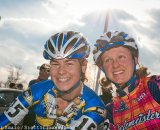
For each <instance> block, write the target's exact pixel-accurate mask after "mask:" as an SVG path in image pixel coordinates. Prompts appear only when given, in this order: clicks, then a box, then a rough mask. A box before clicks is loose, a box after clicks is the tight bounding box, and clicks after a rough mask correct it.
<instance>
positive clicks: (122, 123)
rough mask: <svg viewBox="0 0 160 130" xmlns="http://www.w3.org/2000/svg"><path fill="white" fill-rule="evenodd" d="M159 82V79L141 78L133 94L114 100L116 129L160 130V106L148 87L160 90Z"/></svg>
mask: <svg viewBox="0 0 160 130" xmlns="http://www.w3.org/2000/svg"><path fill="white" fill-rule="evenodd" d="M159 80H160V78H158V77H151V78H147V77H145V78H141V79H140V81H139V84H138V86H137V87H136V88H135V89H134V90H133V91H132V92H131V93H129V94H128V95H126V96H124V97H119V96H118V97H116V98H113V122H114V124H115V126H116V129H118V130H126V129H127V130H139V129H145V130H146V129H147V130H151V129H152V130H153V129H157V130H158V129H160V104H158V103H157V101H155V99H154V98H153V96H152V94H151V93H150V90H149V87H148V85H149V86H150V87H151V86H152V87H154V86H158V87H159V89H160V81H159ZM148 81H150V84H148V83H149V82H148ZM159 96H160V95H159Z"/></svg>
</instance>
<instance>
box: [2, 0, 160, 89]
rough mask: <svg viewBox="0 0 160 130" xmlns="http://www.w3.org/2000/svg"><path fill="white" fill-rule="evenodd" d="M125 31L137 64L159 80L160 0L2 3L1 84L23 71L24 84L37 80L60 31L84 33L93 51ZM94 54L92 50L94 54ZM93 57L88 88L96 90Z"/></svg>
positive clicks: (20, 0) (21, 0)
mask: <svg viewBox="0 0 160 130" xmlns="http://www.w3.org/2000/svg"><path fill="white" fill-rule="evenodd" d="M107 15H108V16H109V19H108V24H106V25H108V26H106V29H107V30H108V31H116V30H118V31H124V32H127V33H128V34H130V35H131V36H133V37H135V38H136V40H137V43H138V47H139V51H140V57H139V63H140V65H142V66H146V67H148V69H149V71H150V72H151V74H160V69H159V66H160V58H159V57H160V53H159V52H160V43H159V41H160V35H159V34H160V24H159V21H160V1H159V0H112V1H111V0H110V1H109V0H94V1H93V0H80V1H77V0H0V16H1V20H0V82H5V81H6V80H7V78H8V75H9V71H10V70H11V69H14V68H21V69H20V72H21V76H20V79H21V81H22V82H24V83H28V82H29V81H30V80H31V79H33V78H37V75H38V70H37V66H39V65H41V64H42V63H48V62H49V61H46V60H44V58H43V56H42V54H43V47H44V44H45V42H46V41H47V39H48V38H49V37H50V36H51V35H53V34H55V33H57V32H61V31H67V30H73V31H79V32H81V33H83V35H84V36H85V37H87V39H88V40H89V42H90V45H91V48H92V49H93V45H94V44H95V41H96V39H98V38H99V36H100V35H102V34H103V32H104V26H105V20H106V16H107ZM92 49H91V50H92ZM93 64H94V62H93V58H92V54H91V55H90V57H89V65H88V66H89V68H90V69H88V71H87V76H89V81H88V84H89V85H91V86H95V82H94V81H95V79H96V73H97V68H96V66H95V65H93Z"/></svg>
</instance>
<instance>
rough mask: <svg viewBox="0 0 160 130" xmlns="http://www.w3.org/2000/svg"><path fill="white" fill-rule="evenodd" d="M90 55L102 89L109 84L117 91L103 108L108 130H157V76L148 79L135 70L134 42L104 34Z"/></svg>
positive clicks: (123, 35)
mask: <svg viewBox="0 0 160 130" xmlns="http://www.w3.org/2000/svg"><path fill="white" fill-rule="evenodd" d="M93 54H94V60H95V63H96V64H97V65H98V66H99V67H100V69H101V70H102V71H103V72H104V73H105V78H106V79H105V81H104V80H103V81H102V83H103V85H104V86H105V84H108V83H113V84H114V85H115V86H116V88H117V89H116V92H117V95H116V96H115V97H113V98H112V101H111V103H109V104H107V105H106V108H107V118H108V119H109V121H110V124H109V127H110V129H119V130H126V129H129V130H133V129H134V130H137V129H147V130H150V129H160V118H159V116H160V96H159V95H160V76H148V75H149V74H148V73H147V68H145V67H140V68H139V69H137V68H136V66H137V64H138V47H137V45H136V42H135V40H134V38H132V37H129V35H128V34H126V33H125V32H118V31H116V32H106V33H104V34H103V35H102V36H101V37H100V38H99V39H98V40H97V41H96V44H95V50H94V51H93ZM105 124H107V123H105ZM107 125H108V124H107Z"/></svg>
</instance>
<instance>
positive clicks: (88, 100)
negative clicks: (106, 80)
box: [0, 80, 105, 130]
mask: <svg viewBox="0 0 160 130" xmlns="http://www.w3.org/2000/svg"><path fill="white" fill-rule="evenodd" d="M77 101H78V103H77ZM32 106H34V112H35V114H36V121H35V125H34V128H32V129H48V128H49V129H68V130H69V129H76V128H78V129H81V130H86V129H88V130H89V129H96V128H97V126H98V125H99V124H100V123H101V122H103V121H104V118H105V105H104V104H103V103H102V101H101V99H100V98H99V97H98V96H97V94H96V93H95V92H94V91H93V90H91V89H90V88H89V87H87V86H86V85H83V87H82V92H81V96H80V97H77V98H76V99H74V101H72V102H70V104H69V105H68V106H67V108H66V109H65V110H64V112H63V114H62V115H61V116H57V114H56V110H57V109H56V108H57V104H56V90H55V86H54V84H53V82H52V81H51V80H47V81H44V82H40V83H37V84H34V85H32V86H31V87H30V88H29V89H28V90H26V91H24V92H23V94H22V95H20V96H18V97H17V98H16V100H15V102H14V103H13V104H12V105H11V106H10V107H9V108H8V110H6V111H5V112H4V114H2V115H1V116H0V128H1V129H2V128H6V127H7V126H9V125H11V124H14V125H17V124H18V123H19V122H20V121H21V120H22V119H23V118H24V116H25V115H26V114H27V113H28V109H29V108H30V107H32Z"/></svg>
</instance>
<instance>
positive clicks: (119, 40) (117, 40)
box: [93, 31, 139, 67]
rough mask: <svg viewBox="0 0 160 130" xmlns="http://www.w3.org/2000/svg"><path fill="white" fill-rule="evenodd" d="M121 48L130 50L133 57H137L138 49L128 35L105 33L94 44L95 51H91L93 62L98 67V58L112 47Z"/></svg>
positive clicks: (117, 32) (99, 63) (116, 32)
mask: <svg viewBox="0 0 160 130" xmlns="http://www.w3.org/2000/svg"><path fill="white" fill-rule="evenodd" d="M118 46H123V47H127V48H129V49H130V51H131V53H132V54H133V56H134V57H138V53H139V51H138V47H137V44H136V42H135V40H134V39H133V38H131V37H129V35H128V34H126V33H124V32H119V31H115V32H106V33H104V34H103V35H102V36H100V38H99V39H97V41H96V44H95V49H94V50H93V55H94V57H93V58H94V61H95V63H96V64H97V65H98V66H99V67H100V65H101V62H100V57H101V56H102V54H103V53H104V52H105V51H106V50H109V49H111V48H113V47H118Z"/></svg>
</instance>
